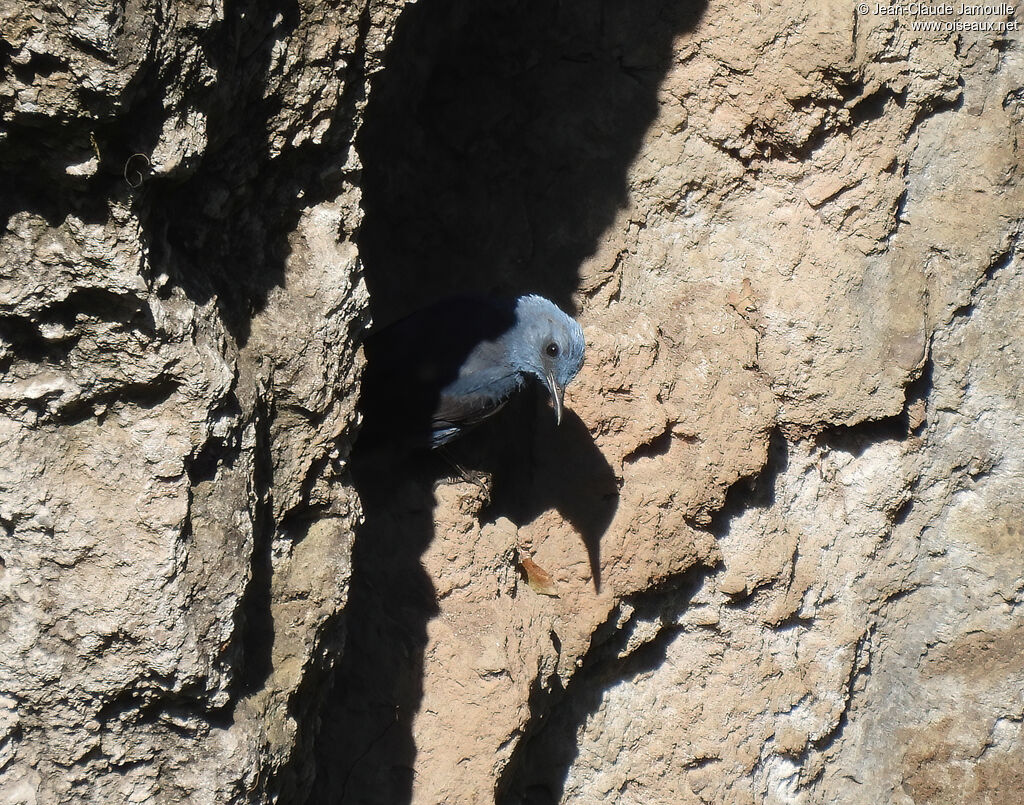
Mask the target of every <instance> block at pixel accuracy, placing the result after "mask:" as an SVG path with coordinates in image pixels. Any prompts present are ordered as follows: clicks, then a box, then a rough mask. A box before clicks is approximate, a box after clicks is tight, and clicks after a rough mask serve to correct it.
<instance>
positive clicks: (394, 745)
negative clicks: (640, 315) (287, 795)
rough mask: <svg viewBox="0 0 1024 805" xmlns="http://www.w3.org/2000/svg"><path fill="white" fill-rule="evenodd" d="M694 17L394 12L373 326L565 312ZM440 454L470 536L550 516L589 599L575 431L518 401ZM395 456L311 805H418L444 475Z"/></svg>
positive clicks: (370, 530)
mask: <svg viewBox="0 0 1024 805" xmlns="http://www.w3.org/2000/svg"><path fill="white" fill-rule="evenodd" d="M704 6H705V4H704V3H702V2H693V3H687V2H671V1H670V0H647V1H645V2H631V3H628V4H622V3H614V2H606V3H599V4H594V3H591V2H582V1H581V2H570V3H560V4H552V3H548V2H543V1H542V0H530V2H518V1H516V2H514V1H513V0H503V1H502V2H495V3H488V4H480V3H475V2H469V1H468V0H467V1H466V2H457V3H450V2H437V1H434V0H425V1H424V2H420V3H417V4H416V5H414V6H411V7H410V8H408V9H406V11H405V12H404V13H403V15H402V17H401V19H400V21H399V25H398V27H397V29H396V32H395V36H394V39H393V42H392V44H391V47H390V49H389V51H388V53H387V56H386V59H385V66H386V69H385V70H383V71H382V72H381V74H380V75H379V77H378V79H377V80H376V82H375V84H374V85H373V87H372V94H371V100H370V104H369V106H368V108H367V113H366V119H365V123H364V126H363V130H362V134H361V137H360V142H359V150H360V154H361V158H362V161H363V164H364V188H363V189H364V207H365V210H366V218H365V221H364V224H363V228H362V233H361V237H360V248H361V252H362V255H363V259H364V263H365V272H366V275H365V276H366V282H367V285H368V287H369V289H370V295H371V308H372V311H373V316H374V320H375V322H377V323H378V324H380V325H383V324H387V323H389V322H391V321H394V320H395V319H397V318H399V317H400V316H402V315H404V314H406V313H408V312H409V311H411V310H415V309H417V308H419V307H422V306H424V305H425V304H428V303H429V302H430V301H432V300H434V299H438V298H441V297H444V296H447V295H450V294H453V293H461V292H477V293H498V294H504V295H509V296H515V295H518V294H520V293H525V292H536V293H541V294H544V295H546V296H548V297H550V298H552V299H554V300H555V301H556V302H558V303H559V304H560V305H562V306H563V307H564V308H565V309H567V310H569V311H570V312H573V311H572V309H571V305H572V296H573V293H574V292H575V291H576V289H577V285H578V267H579V264H580V262H581V260H583V259H585V258H586V257H587V256H588V255H590V254H592V253H593V251H594V248H595V244H596V242H597V239H598V238H599V237H600V235H601V234H602V232H603V231H604V230H605V228H606V227H607V226H608V225H609V224H610V223H611V222H612V220H613V218H614V216H615V215H616V213H617V212H618V210H619V209H620V208H621V207H622V205H623V204H624V203H625V202H626V183H625V176H626V172H627V169H628V167H629V165H630V163H631V162H632V160H633V159H634V157H635V155H636V152H637V149H638V148H639V145H640V143H641V141H642V138H643V136H644V134H645V132H646V130H647V127H648V125H649V124H650V123H651V122H652V121H653V119H654V117H655V115H656V113H657V108H658V106H657V98H656V93H657V90H658V86H659V82H660V81H661V79H662V77H663V76H664V74H665V72H666V70H667V69H668V66H669V64H670V61H671V58H672V48H673V42H674V38H675V36H676V35H677V34H678V33H680V32H682V31H685V30H687V29H689V28H692V27H693V26H694V25H695V24H696V22H697V21H698V20H699V18H700V15H701V13H702V11H703V8H704ZM538 409H539V410H538ZM375 452H376V451H375ZM452 454H453V460H454V461H456V462H457V463H458V464H459V465H460V466H461V467H463V468H465V469H466V470H467V471H470V472H473V471H476V470H481V471H483V472H485V473H487V474H488V475H490V477H491V479H492V481H493V485H492V500H491V504H490V506H489V507H487V508H486V509H485V510H484V511H483V512H481V515H480V516H481V519H486V520H493V519H497V518H498V517H507V518H508V519H509V520H511V521H512V522H513V523H514V524H515V525H517V526H521V525H524V524H526V523H528V522H530V521H532V520H534V519H535V518H536V517H537V516H539V515H540V514H542V513H543V512H545V511H547V510H550V509H552V508H554V509H557V510H558V511H559V512H560V513H561V514H562V516H563V517H564V518H565V519H566V520H568V521H569V522H570V523H571V524H572V526H573V527H574V528H575V529H576V531H577V532H578V533H579V534H580V536H581V539H582V541H583V543H584V547H585V550H586V553H587V557H588V562H589V566H590V570H591V574H592V576H593V582H594V586H595V589H599V588H600V583H601V579H600V540H601V536H602V535H603V533H604V532H605V530H606V529H607V527H608V525H609V524H610V522H611V519H612V516H613V514H614V512H615V508H616V503H617V484H616V478H615V474H614V472H613V470H612V468H611V467H610V465H609V464H608V462H607V461H606V460H605V459H604V457H603V456H602V455H601V453H600V451H599V450H598V449H597V447H596V445H595V444H594V441H593V439H592V437H591V435H590V433H589V432H588V430H587V426H586V424H585V423H584V422H582V421H581V420H580V419H579V417H577V416H576V415H575V414H572V413H569V414H568V415H567V417H566V421H565V422H563V423H562V426H561V427H560V428H557V429H556V428H555V426H554V422H553V417H552V416H551V412H550V410H549V409H546V407H545V406H541V405H538V403H537V398H536V396H535V395H533V394H530V393H527V394H524V395H521V396H520V398H519V399H518V400H517V401H515V403H514V404H512V405H510V406H509V407H508V408H507V409H506V410H505V411H502V412H501V413H500V414H499V415H498V416H496V417H495V418H494V419H493V420H491V421H490V422H488V423H486V424H485V425H483V426H481V428H479V429H478V430H477V431H475V432H474V433H472V434H470V435H469V436H467V437H465V439H463V440H462V442H461V443H458V444H456V445H453V448H452ZM392 458H393V459H394V463H392V464H391V465H390V466H389V465H388V464H387V462H386V461H382V459H381V455H380V453H376V455H375V456H372V457H371V456H368V455H365V454H362V455H361V454H360V449H359V447H358V446H357V451H356V454H355V455H354V458H353V466H354V468H355V478H356V485H357V488H358V490H359V494H360V496H361V498H362V500H363V501H364V506H365V511H366V522H365V524H364V525H363V527H362V528H361V529H360V530H359V532H358V534H357V536H356V542H355V548H354V554H353V582H352V589H351V593H350V598H349V603H348V606H347V609H346V616H345V617H346V629H345V631H346V634H345V647H344V653H343V657H342V659H341V660H340V662H339V667H338V669H337V672H336V674H335V679H334V693H333V694H332V696H331V697H330V699H329V701H328V702H327V704H326V706H325V708H324V711H323V713H322V721H323V732H322V733H321V736H320V740H319V741H318V745H317V779H316V783H315V786H314V791H313V796H312V798H311V800H310V801H312V802H349V803H354V802H373V803H376V802H380V803H389V804H390V803H399V802H407V801H410V799H411V798H412V791H413V783H414V780H413V776H414V772H413V767H414V762H415V758H416V750H417V747H416V745H415V741H414V737H413V734H412V723H413V718H414V717H415V715H416V711H417V709H418V707H419V703H420V700H421V698H422V694H423V679H422V664H423V656H424V649H425V647H426V644H427V624H428V622H429V620H430V619H431V618H433V617H434V616H435V615H436V613H437V612H438V607H437V601H436V597H435V591H434V585H433V584H432V582H431V579H430V578H428V577H427V575H426V573H425V572H424V570H423V568H422V565H421V563H420V558H421V555H422V554H423V552H424V551H425V550H426V548H427V546H428V545H429V544H430V542H431V540H432V539H433V538H434V528H435V512H434V496H433V494H432V490H431V487H432V484H433V483H434V482H436V481H437V480H438V479H439V478H441V477H442V476H444V475H448V474H451V473H452V467H451V466H450V464H448V463H447V462H446V461H445V459H444V458H442V457H441V456H439V455H437V454H429V455H427V456H419V457H416V458H408V457H407V458H403V459H396V458H394V457H392Z"/></svg>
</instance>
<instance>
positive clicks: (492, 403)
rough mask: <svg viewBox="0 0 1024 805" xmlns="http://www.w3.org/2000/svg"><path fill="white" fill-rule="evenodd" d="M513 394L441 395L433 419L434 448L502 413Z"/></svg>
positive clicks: (432, 438) (432, 440) (432, 436)
mask: <svg viewBox="0 0 1024 805" xmlns="http://www.w3.org/2000/svg"><path fill="white" fill-rule="evenodd" d="M509 397H511V394H508V395H505V396H504V397H495V396H494V395H492V394H484V393H480V394H473V395H466V394H460V395H458V396H449V395H446V394H442V395H441V399H440V400H439V401H438V405H437V409H436V410H435V411H434V415H433V417H432V418H431V431H432V435H431V442H432V444H433V446H434V447H437V446H438V445H442V444H445V443H446V442H448V441H450V440H451V439H453V438H455V437H456V436H458V435H459V433H461V432H462V431H464V430H466V428H471V427H473V426H474V425H478V424H479V423H481V422H483V421H484V420H485V419H487V418H488V417H489V416H492V415H493V414H496V413H497V412H498V411H500V410H501V409H502V408H503V407H504V405H505V403H507V402H508V400H509Z"/></svg>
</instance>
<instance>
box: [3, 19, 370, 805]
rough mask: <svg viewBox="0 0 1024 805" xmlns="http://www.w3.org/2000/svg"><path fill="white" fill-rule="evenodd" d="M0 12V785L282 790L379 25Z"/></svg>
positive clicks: (105, 792) (328, 585)
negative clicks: (356, 152) (358, 151)
mask: <svg viewBox="0 0 1024 805" xmlns="http://www.w3.org/2000/svg"><path fill="white" fill-rule="evenodd" d="M0 19H2V25H3V49H2V50H0V56H2V61H3V76H2V80H0V112H2V115H3V121H4V128H3V134H2V138H0V167H2V170H3V174H4V176H3V179H2V180H0V181H2V184H3V186H4V188H5V189H4V191H3V192H4V197H3V205H2V206H3V220H4V221H5V223H6V227H5V229H4V232H3V235H2V239H0V336H2V341H0V369H2V372H3V378H2V382H0V409H2V417H0V444H2V448H0V450H2V454H3V456H4V460H3V462H2V464H0V496H2V499H0V525H2V528H0V557H2V560H0V591H2V592H0V622H2V624H3V628H2V630H0V631H2V634H3V650H2V651H0V691H3V695H2V698H0V704H2V715H0V802H3V803H11V805H13V804H14V803H39V804H40V805H43V803H61V802H168V803H170V802H185V801H189V802H211V803H212V802H218V803H223V802H255V801H263V800H265V799H266V798H268V797H269V796H271V794H273V793H275V792H280V793H284V794H286V795H287V794H288V793H289V792H291V793H292V795H293V798H294V795H295V794H296V793H298V792H302V791H304V790H306V789H308V786H309V783H310V781H311V779H312V768H311V765H310V764H309V763H308V761H306V760H305V759H304V756H303V753H301V752H299V753H297V752H295V751H294V750H295V747H296V746H301V745H302V743H303V742H309V741H311V740H312V738H313V736H314V734H315V724H316V703H317V701H318V700H319V699H320V698H322V696H321V695H319V693H318V688H317V686H316V684H315V681H316V680H317V679H318V678H321V679H322V677H323V675H324V672H325V671H326V669H327V668H328V667H329V664H330V663H329V660H330V655H331V654H332V652H334V651H335V650H336V649H335V648H334V647H333V644H332V643H331V642H329V641H328V642H325V641H324V639H323V636H324V635H325V634H328V635H330V634H333V632H334V631H336V626H335V624H336V623H337V620H338V615H339V613H340V611H341V609H342V607H343V604H344V601H345V595H346V590H347V584H348V576H349V571H350V562H349V554H350V547H351V542H352V529H353V525H354V523H355V522H356V520H357V518H358V501H357V500H356V498H355V496H354V494H353V493H352V491H351V486H350V484H347V483H345V482H344V478H345V474H346V469H345V459H346V456H347V453H348V450H349V448H350V446H351V442H352V440H353V437H354V424H355V414H354V409H355V403H356V398H357V388H358V386H357V383H358V371H359V367H360V360H359V359H358V357H357V348H358V341H359V333H360V332H361V330H362V328H363V326H364V323H365V305H366V290H365V286H364V285H363V284H362V281H361V279H360V273H359V270H358V266H359V262H358V253H357V250H356V247H355V245H354V243H353V241H352V238H351V235H352V233H353V232H354V231H355V229H356V227H357V225H358V223H359V220H360V217H361V212H360V209H359V193H358V188H357V187H356V186H355V185H354V184H352V183H351V181H350V180H349V179H350V177H351V175H352V173H353V171H354V170H355V169H356V168H357V167H358V166H357V165H356V164H355V161H354V158H353V157H352V156H351V154H352V153H353V152H352V150H351V144H352V138H353V135H354V132H355V127H356V123H357V121H358V119H359V110H360V109H361V108H362V98H363V96H364V94H365V83H366V75H365V64H366V60H367V53H368V51H367V48H368V46H369V45H368V33H369V31H370V30H371V28H372V22H371V19H370V17H369V16H368V15H367V14H366V13H365V9H364V8H362V7H359V6H356V5H346V6H342V7H336V8H324V7H323V6H322V5H321V4H306V5H305V6H295V7H292V8H291V9H290V11H289V12H288V13H287V14H282V13H280V12H278V10H277V9H276V8H275V7H274V6H273V5H262V6H261V5H259V4H255V5H254V4H246V5H245V7H244V8H237V7H233V8H227V7H224V6H222V5H221V4H219V3H196V4H190V5H182V4H172V5H171V6H169V7H163V6H157V5H156V4H147V3H142V4H128V5H127V6H125V5H120V6H119V5H117V4H114V5H103V4H99V5H97V4H76V3H57V4H52V3H50V4H32V3H27V4H26V3H4V4H3V5H2V6H0ZM133 154H135V156H133ZM310 685H312V690H306V687H308V686H310ZM304 686H306V687H304ZM320 687H321V688H322V685H321V686H320ZM305 754H306V755H307V756H308V752H307V753H305Z"/></svg>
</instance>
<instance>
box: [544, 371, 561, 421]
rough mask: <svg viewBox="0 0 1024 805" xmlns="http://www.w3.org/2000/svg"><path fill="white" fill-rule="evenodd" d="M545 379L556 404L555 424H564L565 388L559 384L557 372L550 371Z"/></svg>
mask: <svg viewBox="0 0 1024 805" xmlns="http://www.w3.org/2000/svg"><path fill="white" fill-rule="evenodd" d="M544 380H545V381H546V382H547V384H548V391H549V392H550V393H551V402H552V404H553V405H554V406H555V424H556V425H561V424H562V398H563V397H564V396H565V389H564V388H562V387H561V386H559V385H558V381H557V380H555V373H554V372H548V373H547V375H546V376H545V378H544Z"/></svg>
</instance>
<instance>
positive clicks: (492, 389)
mask: <svg viewBox="0 0 1024 805" xmlns="http://www.w3.org/2000/svg"><path fill="white" fill-rule="evenodd" d="M584 351H585V350H584V340H583V330H582V328H581V327H580V326H579V324H578V323H577V322H576V321H574V320H573V319H572V318H571V317H570V316H568V315H567V314H565V313H564V312H562V310H560V309H559V308H558V306H557V305H555V304H554V303H553V302H551V301H549V300H547V299H545V298H544V297H542V296H535V295H530V296H521V297H519V298H518V299H516V300H508V299H492V298H485V297H458V298H454V299H445V300H442V301H440V302H437V303H435V304H434V305H431V306H430V307H428V308H426V309H424V310H421V311H418V312H417V313H413V314H411V315H410V316H407V317H406V318H405V319H402V320H401V321H398V322H396V323H395V324H392V325H390V326H388V327H386V328H384V329H383V330H381V331H379V332H377V333H375V334H373V335H372V336H371V337H370V338H369V339H368V340H367V343H366V355H367V369H366V373H365V375H364V378H363V397H362V405H361V407H362V409H363V411H364V414H365V416H366V424H365V428H364V432H365V434H366V438H367V439H368V440H371V441H373V440H381V439H387V440H391V441H395V440H397V441H400V442H412V443H421V444H427V445H429V446H431V447H438V446H440V445H443V444H446V443H447V442H449V441H451V440H452V439H454V438H455V437H456V436H458V435H459V434H461V433H462V432H464V431H465V430H466V429H468V428H470V427H472V426H473V425H476V424H478V423H479V422H481V421H483V420H484V419H487V418H488V417H490V416H492V415H494V414H495V413H497V412H498V411H499V410H500V409H501V408H502V407H503V406H504V405H505V403H507V402H508V400H509V399H510V398H511V397H512V395H514V394H515V393H516V392H517V391H519V390H520V389H521V388H522V387H523V386H524V385H525V383H527V382H528V380H529V378H531V377H532V378H536V379H537V380H539V381H540V382H541V383H543V384H544V386H545V387H546V388H547V390H548V393H549V394H550V395H551V399H552V402H553V404H554V408H555V418H556V421H557V422H561V419H562V400H563V395H564V394H565V387H566V386H567V385H568V384H569V382H570V381H572V379H573V378H574V377H576V375H577V373H578V372H579V370H580V368H581V367H582V366H583V359H584ZM361 438H362V437H361Z"/></svg>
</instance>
